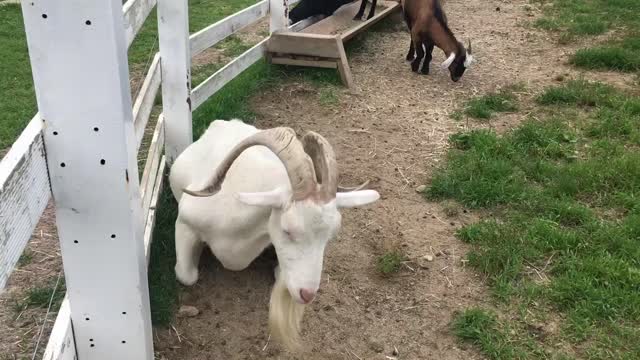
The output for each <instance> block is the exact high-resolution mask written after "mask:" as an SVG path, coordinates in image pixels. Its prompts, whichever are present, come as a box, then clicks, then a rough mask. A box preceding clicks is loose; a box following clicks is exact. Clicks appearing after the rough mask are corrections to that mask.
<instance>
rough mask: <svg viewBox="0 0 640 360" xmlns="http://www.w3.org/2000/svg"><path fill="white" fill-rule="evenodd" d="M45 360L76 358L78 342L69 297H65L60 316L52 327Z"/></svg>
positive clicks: (59, 311) (44, 356)
mask: <svg viewBox="0 0 640 360" xmlns="http://www.w3.org/2000/svg"><path fill="white" fill-rule="evenodd" d="M42 359H43V360H76V359H77V357H76V343H75V340H74V338H73V327H72V326H71V308H70V307H69V298H68V297H67V296H65V297H64V300H63V301H62V305H61V306H60V310H58V316H57V317H56V321H55V323H54V324H53V329H51V334H50V335H49V342H48V343H47V347H46V348H45V350H44V355H43V356H42Z"/></svg>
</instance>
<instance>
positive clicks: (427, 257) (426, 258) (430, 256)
mask: <svg viewBox="0 0 640 360" xmlns="http://www.w3.org/2000/svg"><path fill="white" fill-rule="evenodd" d="M422 258H423V259H425V260H427V261H433V255H431V254H427V255H425V256H423V257H422Z"/></svg>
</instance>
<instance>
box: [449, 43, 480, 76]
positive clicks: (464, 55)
mask: <svg viewBox="0 0 640 360" xmlns="http://www.w3.org/2000/svg"><path fill="white" fill-rule="evenodd" d="M457 49H458V50H457V51H456V52H452V53H451V54H450V55H449V57H448V58H447V60H445V61H444V62H443V63H442V65H441V66H442V68H443V69H449V73H450V74H451V80H452V81H454V82H457V81H458V80H460V78H461V77H462V75H463V74H464V72H465V70H467V69H468V68H469V67H470V66H471V64H472V63H473V61H474V59H473V55H472V53H471V40H469V47H468V48H467V49H465V48H464V45H463V44H462V43H461V42H458V46H457Z"/></svg>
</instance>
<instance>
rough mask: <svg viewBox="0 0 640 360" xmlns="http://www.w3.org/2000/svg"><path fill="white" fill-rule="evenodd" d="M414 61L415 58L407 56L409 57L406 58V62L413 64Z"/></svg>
mask: <svg viewBox="0 0 640 360" xmlns="http://www.w3.org/2000/svg"><path fill="white" fill-rule="evenodd" d="M414 59H415V57H413V56H407V57H406V58H405V60H406V61H407V62H412V61H413V60H414Z"/></svg>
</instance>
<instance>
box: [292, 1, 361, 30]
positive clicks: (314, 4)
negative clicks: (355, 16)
mask: <svg viewBox="0 0 640 360" xmlns="http://www.w3.org/2000/svg"><path fill="white" fill-rule="evenodd" d="M354 1H355V0H301V1H300V2H299V3H298V5H296V7H294V8H293V10H291V11H290V12H289V20H290V21H291V24H295V23H297V22H298V21H301V20H304V19H306V18H310V17H312V16H315V15H324V16H331V15H332V14H333V13H334V12H335V11H336V10H338V8H339V7H341V6H342V5H345V4H348V3H351V2H354Z"/></svg>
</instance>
